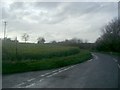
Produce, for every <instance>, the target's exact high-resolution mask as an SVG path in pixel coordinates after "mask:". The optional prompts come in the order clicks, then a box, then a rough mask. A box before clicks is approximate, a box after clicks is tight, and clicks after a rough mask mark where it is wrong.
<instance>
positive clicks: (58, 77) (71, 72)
mask: <svg viewBox="0 0 120 90" xmlns="http://www.w3.org/2000/svg"><path fill="white" fill-rule="evenodd" d="M93 57H94V58H93V59H91V60H88V61H86V62H83V63H80V64H76V65H72V66H67V67H63V68H59V69H53V70H45V71H35V72H27V73H18V74H13V75H6V76H3V78H2V79H3V88H118V70H119V69H120V65H119V64H118V58H114V57H112V56H109V55H106V54H100V53H93Z"/></svg>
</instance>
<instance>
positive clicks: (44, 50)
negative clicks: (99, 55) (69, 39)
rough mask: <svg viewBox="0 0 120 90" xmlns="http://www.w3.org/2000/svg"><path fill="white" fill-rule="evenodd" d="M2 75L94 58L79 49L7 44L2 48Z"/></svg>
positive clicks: (49, 45) (46, 45)
mask: <svg viewBox="0 0 120 90" xmlns="http://www.w3.org/2000/svg"><path fill="white" fill-rule="evenodd" d="M2 49H3V57H2V58H3V62H2V73H3V74H10V73H18V72H27V71H36V70H45V69H52V68H59V67H63V66H67V65H72V64H77V63H81V62H83V61H86V60H88V59H90V58H91V57H92V56H91V54H90V52H89V51H86V50H81V49H79V48H78V47H71V46H61V45H54V44H30V43H26V44H25V43H18V44H17V54H16V44H15V43H14V42H6V43H5V45H4V44H3V46H2Z"/></svg>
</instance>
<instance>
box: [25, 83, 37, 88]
mask: <svg viewBox="0 0 120 90" xmlns="http://www.w3.org/2000/svg"><path fill="white" fill-rule="evenodd" d="M33 85H35V83H32V84H30V85H27V86H25V88H28V87H31V86H33Z"/></svg>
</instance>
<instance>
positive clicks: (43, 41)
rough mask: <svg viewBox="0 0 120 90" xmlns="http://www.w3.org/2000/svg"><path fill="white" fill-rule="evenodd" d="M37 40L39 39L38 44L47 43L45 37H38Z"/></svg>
mask: <svg viewBox="0 0 120 90" xmlns="http://www.w3.org/2000/svg"><path fill="white" fill-rule="evenodd" d="M37 40H38V42H37V43H38V44H40V43H45V39H44V38H43V37H38V38H37Z"/></svg>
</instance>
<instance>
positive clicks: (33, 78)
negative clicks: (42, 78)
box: [27, 78, 35, 82]
mask: <svg viewBox="0 0 120 90" xmlns="http://www.w3.org/2000/svg"><path fill="white" fill-rule="evenodd" d="M32 80H35V78H32V79H29V80H27V81H28V82H30V81H32Z"/></svg>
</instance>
